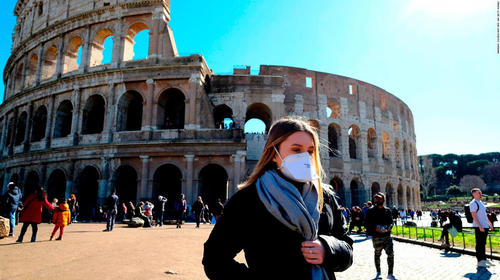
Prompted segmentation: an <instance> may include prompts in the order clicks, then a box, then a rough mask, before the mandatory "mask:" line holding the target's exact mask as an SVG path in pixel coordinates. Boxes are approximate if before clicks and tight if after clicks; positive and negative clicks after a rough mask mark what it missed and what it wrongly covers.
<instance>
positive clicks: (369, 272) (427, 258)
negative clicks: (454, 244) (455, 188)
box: [336, 235, 500, 280]
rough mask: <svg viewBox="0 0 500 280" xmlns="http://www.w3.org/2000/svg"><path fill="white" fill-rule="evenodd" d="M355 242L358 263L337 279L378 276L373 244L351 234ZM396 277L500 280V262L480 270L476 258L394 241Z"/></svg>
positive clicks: (384, 261) (383, 261)
mask: <svg viewBox="0 0 500 280" xmlns="http://www.w3.org/2000/svg"><path fill="white" fill-rule="evenodd" d="M351 237H352V238H353V239H354V240H355V244H354V264H353V265H352V266H351V268H349V269H348V270H347V271H345V272H342V273H337V274H336V276H337V280H348V279H349V280H352V279H360V280H367V279H373V277H375V273H376V270H375V264H374V260H373V245H372V241H371V239H366V237H365V236H364V235H351ZM394 263H395V265H394V275H395V276H396V278H397V279H401V280H413V279H415V280H416V279H418V280H434V279H436V280H444V279H446V280H447V279H450V280H456V279H478V280H486V279H500V263H499V262H498V261H493V263H495V264H496V266H493V267H490V268H488V269H480V270H478V269H477V267H476V265H477V261H476V258H475V257H472V256H469V255H462V254H458V253H449V254H444V251H439V250H437V249H433V248H428V247H424V246H419V245H412V244H408V243H402V242H397V241H394ZM381 268H382V276H383V279H385V278H386V277H387V256H386V255H385V252H384V253H382V257H381Z"/></svg>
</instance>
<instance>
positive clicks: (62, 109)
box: [54, 100, 73, 138]
mask: <svg viewBox="0 0 500 280" xmlns="http://www.w3.org/2000/svg"><path fill="white" fill-rule="evenodd" d="M72 118H73V105H72V104H71V101H69V100H64V101H63V102H61V104H59V107H57V111H56V121H55V124H54V138H60V137H66V136H68V135H69V134H70V133H71V123H72V121H73V120H72Z"/></svg>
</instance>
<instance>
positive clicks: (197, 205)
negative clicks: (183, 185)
mask: <svg viewBox="0 0 500 280" xmlns="http://www.w3.org/2000/svg"><path fill="white" fill-rule="evenodd" d="M203 208H205V205H204V204H203V200H202V199H201V196H198V199H197V200H196V201H195V202H194V203H193V212H194V219H195V220H196V227H197V228H199V227H200V220H201V214H202V213H203Z"/></svg>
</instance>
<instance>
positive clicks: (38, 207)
mask: <svg viewBox="0 0 500 280" xmlns="http://www.w3.org/2000/svg"><path fill="white" fill-rule="evenodd" d="M43 207H45V208H47V209H48V210H50V211H53V210H54V206H52V205H51V204H50V203H49V202H48V201H47V193H46V192H45V191H44V190H43V189H42V188H37V189H35V192H34V193H33V194H31V195H29V196H28V197H27V198H26V201H25V202H24V209H23V213H22V214H21V219H20V221H21V223H23V227H22V228H21V233H20V234H19V238H18V239H17V241H16V242H19V243H21V242H23V237H24V234H25V233H26V230H27V229H28V226H30V225H31V229H32V234H31V242H35V241H36V233H37V231H38V224H40V223H41V222H42V209H43Z"/></svg>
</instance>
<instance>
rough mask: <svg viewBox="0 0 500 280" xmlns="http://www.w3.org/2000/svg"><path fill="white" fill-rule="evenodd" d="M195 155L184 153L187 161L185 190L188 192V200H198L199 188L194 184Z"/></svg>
mask: <svg viewBox="0 0 500 280" xmlns="http://www.w3.org/2000/svg"><path fill="white" fill-rule="evenodd" d="M194 157H195V155H193V154H187V155H184V159H185V161H186V185H185V188H186V189H185V190H183V192H184V193H185V194H186V201H188V202H194V201H196V198H197V195H198V190H197V188H195V187H194V186H193V173H194Z"/></svg>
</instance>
